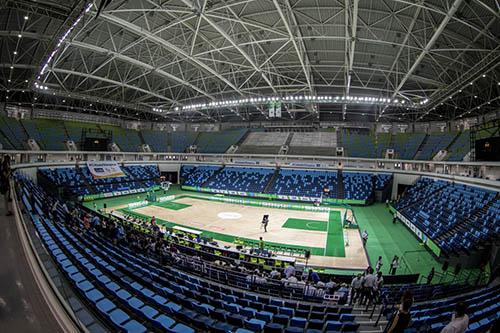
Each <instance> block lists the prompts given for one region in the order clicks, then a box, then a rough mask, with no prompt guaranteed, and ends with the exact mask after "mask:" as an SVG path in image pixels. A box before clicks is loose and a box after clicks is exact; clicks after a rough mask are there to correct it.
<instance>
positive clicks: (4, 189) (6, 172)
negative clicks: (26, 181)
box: [0, 155, 12, 216]
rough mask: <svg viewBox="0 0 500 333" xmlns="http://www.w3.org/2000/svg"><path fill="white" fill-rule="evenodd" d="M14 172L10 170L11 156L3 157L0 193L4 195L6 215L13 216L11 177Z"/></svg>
mask: <svg viewBox="0 0 500 333" xmlns="http://www.w3.org/2000/svg"><path fill="white" fill-rule="evenodd" d="M11 173H12V170H11V168H10V156H9V155H5V156H4V157H3V161H2V164H0V193H2V194H3V198H4V204H5V207H4V208H5V215H6V216H11V215H12V211H11V210H10V206H9V201H10V175H11Z"/></svg>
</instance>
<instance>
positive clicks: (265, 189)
mask: <svg viewBox="0 0 500 333" xmlns="http://www.w3.org/2000/svg"><path fill="white" fill-rule="evenodd" d="M280 169H281V168H280V167H279V166H278V167H276V169H274V173H273V175H272V176H271V179H269V182H268V183H267V185H266V187H265V188H264V191H262V193H269V190H270V189H271V188H272V186H273V184H274V181H275V180H276V178H277V177H278V175H279V173H280Z"/></svg>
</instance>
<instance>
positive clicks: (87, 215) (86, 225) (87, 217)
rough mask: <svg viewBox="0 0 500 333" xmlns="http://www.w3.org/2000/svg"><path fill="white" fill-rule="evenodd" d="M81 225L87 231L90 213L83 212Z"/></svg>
mask: <svg viewBox="0 0 500 333" xmlns="http://www.w3.org/2000/svg"><path fill="white" fill-rule="evenodd" d="M83 227H84V228H85V232H88V231H89V230H90V215H89V214H85V216H84V217H83Z"/></svg>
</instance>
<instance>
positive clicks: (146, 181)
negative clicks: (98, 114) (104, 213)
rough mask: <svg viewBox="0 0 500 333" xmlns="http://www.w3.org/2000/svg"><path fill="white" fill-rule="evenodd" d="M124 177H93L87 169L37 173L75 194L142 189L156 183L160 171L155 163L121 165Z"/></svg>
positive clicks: (66, 169) (51, 169)
mask: <svg viewBox="0 0 500 333" xmlns="http://www.w3.org/2000/svg"><path fill="white" fill-rule="evenodd" d="M122 171H123V172H124V173H125V177H116V178H94V177H93V176H92V174H91V173H90V171H89V169H88V168H87V167H86V166H85V167H79V168H40V169H39V173H40V174H41V175H42V176H44V177H46V178H47V179H48V180H49V181H50V182H52V183H53V184H54V185H56V186H57V187H61V188H65V189H67V190H69V191H71V192H73V193H74V194H76V195H89V194H100V193H111V192H115V191H128V190H140V191H143V190H145V189H148V188H150V187H152V186H154V185H155V184H156V180H157V178H158V177H159V176H160V172H159V170H158V167H157V166H156V165H130V166H123V167H122Z"/></svg>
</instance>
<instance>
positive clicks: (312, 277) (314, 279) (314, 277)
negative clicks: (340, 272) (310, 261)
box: [309, 268, 320, 284]
mask: <svg viewBox="0 0 500 333" xmlns="http://www.w3.org/2000/svg"><path fill="white" fill-rule="evenodd" d="M309 280H310V281H312V282H313V283H314V284H316V283H318V282H319V281H320V278H319V275H318V273H316V272H315V271H313V269H312V268H311V269H309Z"/></svg>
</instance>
